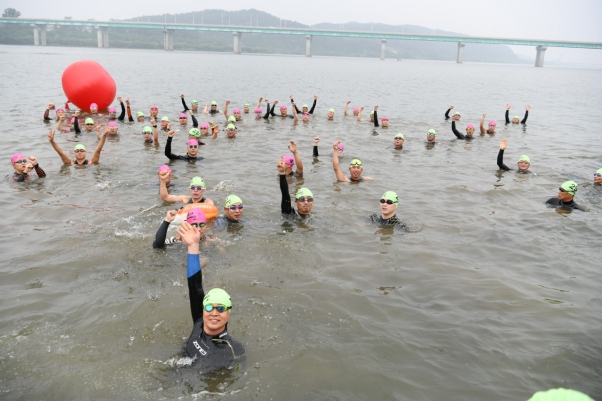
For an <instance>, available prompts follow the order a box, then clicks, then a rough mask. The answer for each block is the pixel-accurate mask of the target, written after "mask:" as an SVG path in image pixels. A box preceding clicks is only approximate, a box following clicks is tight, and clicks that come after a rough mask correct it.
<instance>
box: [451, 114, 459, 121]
mask: <svg viewBox="0 0 602 401" xmlns="http://www.w3.org/2000/svg"><path fill="white" fill-rule="evenodd" d="M459 119H460V115H458V114H454V115H453V116H452V120H453V121H458V120H459Z"/></svg>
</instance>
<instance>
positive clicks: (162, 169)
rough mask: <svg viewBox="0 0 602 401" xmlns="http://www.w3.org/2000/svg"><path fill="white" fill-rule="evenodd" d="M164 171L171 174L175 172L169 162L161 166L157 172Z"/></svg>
mask: <svg viewBox="0 0 602 401" xmlns="http://www.w3.org/2000/svg"><path fill="white" fill-rule="evenodd" d="M163 171H167V172H168V173H169V175H170V176H171V175H172V174H173V173H172V171H171V167H169V166H168V165H167V164H164V165H162V166H161V167H159V170H158V171H157V174H161V173H162V172H163Z"/></svg>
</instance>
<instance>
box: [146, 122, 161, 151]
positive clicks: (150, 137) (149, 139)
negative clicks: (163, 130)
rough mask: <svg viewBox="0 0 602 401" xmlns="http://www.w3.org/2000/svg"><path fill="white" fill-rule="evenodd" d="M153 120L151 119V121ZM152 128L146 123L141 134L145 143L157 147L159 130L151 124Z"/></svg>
mask: <svg viewBox="0 0 602 401" xmlns="http://www.w3.org/2000/svg"><path fill="white" fill-rule="evenodd" d="M153 121H154V120H151V123H152V122H153ZM153 127H154V128H151V127H150V126H148V125H146V126H145V127H144V128H142V136H143V137H144V143H145V144H147V145H151V144H154V145H155V147H159V131H158V130H157V126H156V125H155V124H153Z"/></svg>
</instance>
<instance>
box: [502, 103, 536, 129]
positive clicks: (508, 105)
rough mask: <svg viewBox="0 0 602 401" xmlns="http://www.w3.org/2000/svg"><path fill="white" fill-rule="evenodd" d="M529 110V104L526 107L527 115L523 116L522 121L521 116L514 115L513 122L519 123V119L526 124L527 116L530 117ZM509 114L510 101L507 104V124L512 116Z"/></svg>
mask: <svg viewBox="0 0 602 401" xmlns="http://www.w3.org/2000/svg"><path fill="white" fill-rule="evenodd" d="M529 110H531V106H529V105H527V107H525V117H523V120H522V121H520V117H519V116H514V117H512V124H518V123H519V121H520V123H521V124H526V123H527V118H529ZM508 114H510V103H508V104H507V105H506V125H508V124H510V118H509V116H508Z"/></svg>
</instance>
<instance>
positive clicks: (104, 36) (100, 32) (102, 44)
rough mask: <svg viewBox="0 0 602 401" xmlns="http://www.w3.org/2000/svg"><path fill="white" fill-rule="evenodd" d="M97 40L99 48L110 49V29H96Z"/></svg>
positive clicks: (98, 27)
mask: <svg viewBox="0 0 602 401" xmlns="http://www.w3.org/2000/svg"><path fill="white" fill-rule="evenodd" d="M96 39H97V41H98V47H99V48H105V49H108V48H109V28H107V27H100V26H97V27H96Z"/></svg>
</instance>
